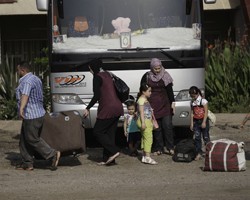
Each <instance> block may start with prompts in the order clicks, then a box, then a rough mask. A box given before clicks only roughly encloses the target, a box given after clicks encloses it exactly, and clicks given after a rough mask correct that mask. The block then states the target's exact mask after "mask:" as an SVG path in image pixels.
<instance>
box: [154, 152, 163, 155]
mask: <svg viewBox="0 0 250 200" xmlns="http://www.w3.org/2000/svg"><path fill="white" fill-rule="evenodd" d="M161 154H162V152H161V151H155V152H154V153H153V155H154V156H160V155H161Z"/></svg>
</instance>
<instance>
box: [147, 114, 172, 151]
mask: <svg viewBox="0 0 250 200" xmlns="http://www.w3.org/2000/svg"><path fill="white" fill-rule="evenodd" d="M157 122H158V124H159V128H158V129H156V130H154V131H153V146H152V151H154V152H156V151H161V152H162V151H163V147H164V145H165V146H166V148H167V149H168V150H171V149H174V131H173V124H172V116H165V117H163V118H160V119H157Z"/></svg>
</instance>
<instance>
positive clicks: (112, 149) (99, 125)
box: [83, 59, 123, 165]
mask: <svg viewBox="0 0 250 200" xmlns="http://www.w3.org/2000/svg"><path fill="white" fill-rule="evenodd" d="M89 69H90V72H91V73H92V74H93V76H94V78H93V92H94V95H93V97H92V99H91V101H90V103H89V104H88V106H87V107H86V109H85V110H84V112H83V116H84V117H87V116H88V115H89V110H90V108H91V107H92V106H94V104H95V103H96V102H97V101H98V103H99V105H98V110H97V119H96V123H95V126H94V129H93V134H94V136H95V137H96V139H97V141H98V142H99V143H100V144H101V145H102V146H103V148H104V150H103V162H100V163H99V164H102V165H109V164H112V163H114V162H115V159H116V158H117V157H118V156H119V148H118V147H117V146H116V145H115V133H116V130H117V124H118V120H119V118H120V116H122V115H123V106H122V103H121V101H120V99H119V98H118V97H117V94H116V91H115V87H114V83H113V79H112V77H111V75H110V73H109V72H106V71H103V70H102V61H101V60H99V59H96V60H94V61H92V62H90V64H89Z"/></svg>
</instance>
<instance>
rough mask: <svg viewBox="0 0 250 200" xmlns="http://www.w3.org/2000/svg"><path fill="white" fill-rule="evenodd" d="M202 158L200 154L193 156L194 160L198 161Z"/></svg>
mask: <svg viewBox="0 0 250 200" xmlns="http://www.w3.org/2000/svg"><path fill="white" fill-rule="evenodd" d="M201 159H202V156H201V154H198V155H197V156H196V157H195V159H194V160H195V161H198V160H201Z"/></svg>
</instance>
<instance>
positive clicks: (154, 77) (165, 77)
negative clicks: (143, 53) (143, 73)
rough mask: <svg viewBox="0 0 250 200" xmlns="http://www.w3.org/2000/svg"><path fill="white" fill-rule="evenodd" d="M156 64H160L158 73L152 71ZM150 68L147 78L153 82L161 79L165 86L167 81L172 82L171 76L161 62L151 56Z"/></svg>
mask: <svg viewBox="0 0 250 200" xmlns="http://www.w3.org/2000/svg"><path fill="white" fill-rule="evenodd" d="M156 66H161V71H160V73H158V74H155V73H154V67H156ZM150 69H151V71H150V72H149V78H150V79H151V80H152V81H153V82H159V81H160V80H163V81H164V85H165V86H167V85H168V84H169V83H172V82H173V79H172V77H171V76H170V74H169V73H168V72H167V71H166V70H165V68H164V67H163V66H162V63H161V61H160V60H159V59H158V58H152V60H151V62H150Z"/></svg>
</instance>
